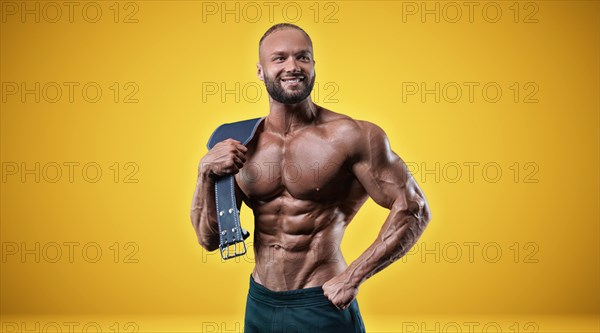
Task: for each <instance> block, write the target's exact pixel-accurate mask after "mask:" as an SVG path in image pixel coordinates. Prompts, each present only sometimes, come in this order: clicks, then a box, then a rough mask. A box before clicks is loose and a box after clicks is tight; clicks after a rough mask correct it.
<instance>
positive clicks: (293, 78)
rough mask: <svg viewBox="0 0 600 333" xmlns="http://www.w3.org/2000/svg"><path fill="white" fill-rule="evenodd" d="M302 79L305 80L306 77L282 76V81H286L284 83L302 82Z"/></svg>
mask: <svg viewBox="0 0 600 333" xmlns="http://www.w3.org/2000/svg"><path fill="white" fill-rule="evenodd" d="M302 81H304V77H302V76H298V77H288V78H282V79H281V82H284V83H289V84H292V83H300V82H302Z"/></svg>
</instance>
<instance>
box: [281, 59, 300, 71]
mask: <svg viewBox="0 0 600 333" xmlns="http://www.w3.org/2000/svg"><path fill="white" fill-rule="evenodd" d="M284 69H285V71H287V72H298V71H300V66H299V65H298V61H296V59H294V57H289V58H288V59H287V60H286V62H285V66H284Z"/></svg>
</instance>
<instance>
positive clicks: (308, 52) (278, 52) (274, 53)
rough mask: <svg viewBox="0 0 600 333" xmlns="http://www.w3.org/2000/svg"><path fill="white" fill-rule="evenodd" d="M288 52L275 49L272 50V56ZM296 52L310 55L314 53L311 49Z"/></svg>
mask: <svg viewBox="0 0 600 333" xmlns="http://www.w3.org/2000/svg"><path fill="white" fill-rule="evenodd" d="M286 53H287V52H286V51H273V52H271V54H270V56H274V55H282V54H286ZM294 54H296V55H298V54H309V55H312V52H311V51H310V50H301V51H298V52H296V53H294Z"/></svg>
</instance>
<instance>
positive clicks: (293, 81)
mask: <svg viewBox="0 0 600 333" xmlns="http://www.w3.org/2000/svg"><path fill="white" fill-rule="evenodd" d="M283 82H292V83H298V82H300V79H293V80H283Z"/></svg>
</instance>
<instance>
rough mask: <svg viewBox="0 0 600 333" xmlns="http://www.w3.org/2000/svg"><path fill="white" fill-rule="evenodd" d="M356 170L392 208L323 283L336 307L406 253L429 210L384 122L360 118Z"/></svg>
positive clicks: (373, 194) (375, 196)
mask: <svg viewBox="0 0 600 333" xmlns="http://www.w3.org/2000/svg"><path fill="white" fill-rule="evenodd" d="M359 125H360V127H361V131H357V132H356V133H357V134H359V135H357V138H356V140H355V141H356V145H353V147H354V149H355V151H354V152H353V153H354V156H352V172H353V173H354V175H355V176H356V178H357V179H358V180H359V182H360V183H361V184H362V185H363V187H364V188H365V190H366V191H367V193H368V194H369V196H370V197H371V198H372V199H373V200H374V201H375V202H376V203H377V204H379V205H380V206H383V207H385V208H388V209H389V210H390V213H389V215H388V217H387V219H386V220H385V223H384V224H383V226H382V228H381V231H380V232H379V235H378V236H377V239H376V240H375V241H374V242H373V243H372V244H371V246H369V248H368V249H367V250H366V251H365V252H363V253H362V254H361V255H360V256H359V257H358V258H357V259H356V260H355V261H354V262H352V263H351V264H350V266H348V268H347V269H346V270H345V271H344V272H343V273H342V274H340V275H338V276H336V277H334V278H332V279H331V280H329V281H327V282H326V283H325V284H324V285H323V290H324V292H325V295H326V296H327V297H328V298H329V299H330V300H331V302H332V303H333V304H334V305H335V306H337V307H338V308H341V309H343V308H346V307H347V306H348V305H349V304H350V302H352V300H353V299H354V298H355V297H356V294H357V293H358V287H359V286H360V284H362V283H363V282H364V281H365V280H367V279H368V278H369V277H371V276H373V275H374V274H375V273H377V272H379V271H380V270H382V269H384V268H385V267H387V266H389V265H390V264H391V263H393V262H394V261H396V260H398V259H399V258H401V257H402V256H404V255H405V254H406V253H407V252H408V251H409V250H410V248H411V247H412V246H413V245H414V244H415V243H416V242H417V240H418V239H419V237H420V236H421V234H422V233H423V230H424V229H425V227H426V226H427V224H428V223H429V220H430V218H431V214H430V212H429V207H428V205H427V201H426V200H425V196H424V195H423V192H422V191H421V189H420V188H419V186H418V185H417V183H416V181H415V180H414V178H413V177H412V175H411V174H410V172H409V171H408V168H407V167H406V164H405V163H404V162H403V161H402V160H401V159H400V157H398V155H396V154H395V153H394V152H393V151H392V150H391V148H390V145H389V141H388V139H387V136H386V135H385V133H384V132H383V130H382V129H381V128H379V127H378V126H376V125H374V124H371V123H369V122H359Z"/></svg>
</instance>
